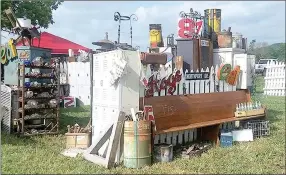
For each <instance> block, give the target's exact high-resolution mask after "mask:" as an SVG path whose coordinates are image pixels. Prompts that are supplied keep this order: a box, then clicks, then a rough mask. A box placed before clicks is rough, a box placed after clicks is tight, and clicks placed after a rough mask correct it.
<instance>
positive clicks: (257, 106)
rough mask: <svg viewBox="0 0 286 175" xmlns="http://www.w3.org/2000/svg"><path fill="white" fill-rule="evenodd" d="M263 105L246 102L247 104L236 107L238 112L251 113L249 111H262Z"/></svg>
mask: <svg viewBox="0 0 286 175" xmlns="http://www.w3.org/2000/svg"><path fill="white" fill-rule="evenodd" d="M261 108H262V105H261V103H260V101H259V102H257V101H255V103H254V102H245V103H239V104H237V105H236V111H249V110H256V109H261Z"/></svg>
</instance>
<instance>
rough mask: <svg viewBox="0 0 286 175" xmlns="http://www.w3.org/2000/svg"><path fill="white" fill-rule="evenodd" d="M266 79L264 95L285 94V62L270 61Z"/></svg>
mask: <svg viewBox="0 0 286 175" xmlns="http://www.w3.org/2000/svg"><path fill="white" fill-rule="evenodd" d="M264 80H265V86H264V89H263V90H264V95H269V96H285V89H286V86H285V63H283V62H276V63H274V62H268V63H267V66H266V75H265V77H264Z"/></svg>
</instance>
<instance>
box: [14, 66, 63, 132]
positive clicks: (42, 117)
mask: <svg viewBox="0 0 286 175" xmlns="http://www.w3.org/2000/svg"><path fill="white" fill-rule="evenodd" d="M27 68H28V69H30V71H27ZM33 69H39V70H44V71H43V72H44V73H39V74H37V75H33V74H31V72H32V70H33ZM59 77H60V76H59V65H58V64H56V66H54V67H52V66H34V65H30V64H29V65H28V64H27V65H25V64H22V65H20V64H19V65H18V103H19V108H18V116H17V117H16V119H14V126H15V130H16V132H17V133H18V134H20V135H24V136H29V135H43V134H57V133H58V131H59V110H60V106H59V101H60V97H59V91H60V86H59V85H60V82H59V81H60V78H59ZM27 79H29V81H27ZM35 82H36V84H35ZM33 83H34V84H33ZM32 84H33V85H32ZM52 102H53V103H52Z"/></svg>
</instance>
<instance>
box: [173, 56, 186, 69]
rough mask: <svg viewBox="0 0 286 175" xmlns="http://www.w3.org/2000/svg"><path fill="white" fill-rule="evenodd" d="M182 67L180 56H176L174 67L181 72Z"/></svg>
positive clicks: (182, 61) (182, 62)
mask: <svg viewBox="0 0 286 175" xmlns="http://www.w3.org/2000/svg"><path fill="white" fill-rule="evenodd" d="M183 65H184V60H183V57H182V56H177V57H176V62H175V67H176V69H177V70H181V69H183Z"/></svg>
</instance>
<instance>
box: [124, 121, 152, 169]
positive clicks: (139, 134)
mask: <svg viewBox="0 0 286 175" xmlns="http://www.w3.org/2000/svg"><path fill="white" fill-rule="evenodd" d="M151 151H152V150H151V122H150V121H145V120H142V121H137V122H133V121H125V123H124V166H125V167H127V168H141V167H144V166H149V165H151V154H152V152H151Z"/></svg>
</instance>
